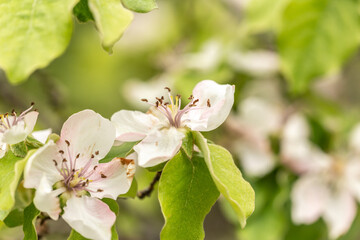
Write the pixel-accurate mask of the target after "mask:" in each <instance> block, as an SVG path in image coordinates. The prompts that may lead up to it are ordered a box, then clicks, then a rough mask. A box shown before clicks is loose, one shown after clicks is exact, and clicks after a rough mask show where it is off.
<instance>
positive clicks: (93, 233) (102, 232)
mask: <svg viewBox="0 0 360 240" xmlns="http://www.w3.org/2000/svg"><path fill="white" fill-rule="evenodd" d="M62 217H63V219H64V220H65V221H66V222H67V223H68V224H69V225H70V227H72V228H73V229H75V230H76V231H77V232H79V233H80V234H81V235H82V236H84V237H86V238H90V239H96V240H110V239H111V227H112V225H114V223H115V220H116V215H115V214H114V213H113V212H112V211H111V210H110V208H109V206H108V205H106V204H105V203H104V202H102V201H100V200H99V199H97V198H92V197H87V196H83V197H80V198H79V197H75V196H73V197H71V198H70V199H69V200H67V202H66V206H65V207H64V214H63V215H62Z"/></svg>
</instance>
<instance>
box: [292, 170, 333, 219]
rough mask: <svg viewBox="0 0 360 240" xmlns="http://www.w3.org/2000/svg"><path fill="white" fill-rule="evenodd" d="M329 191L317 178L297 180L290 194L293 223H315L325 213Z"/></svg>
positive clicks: (310, 177)
mask: <svg viewBox="0 0 360 240" xmlns="http://www.w3.org/2000/svg"><path fill="white" fill-rule="evenodd" d="M329 191H330V189H328V186H327V185H325V182H323V181H322V179H320V178H319V177H317V176H311V175H305V176H303V177H301V178H300V179H299V180H297V181H296V182H295V184H294V186H293V189H292V192H291V200H292V209H291V215H292V219H293V222H294V223H297V224H300V223H305V224H311V223H313V222H315V221H316V220H317V219H318V218H319V217H320V216H321V215H322V213H323V212H324V211H325V208H326V203H327V201H328V199H329V195H330V192H329Z"/></svg>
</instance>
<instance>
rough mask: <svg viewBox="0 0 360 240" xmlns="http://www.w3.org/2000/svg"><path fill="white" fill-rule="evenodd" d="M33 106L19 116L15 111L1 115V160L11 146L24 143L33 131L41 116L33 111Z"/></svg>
mask: <svg viewBox="0 0 360 240" xmlns="http://www.w3.org/2000/svg"><path fill="white" fill-rule="evenodd" d="M33 105H34V104H31V107H29V108H28V109H26V110H25V111H23V112H22V113H21V114H20V115H19V116H17V115H16V112H15V111H12V113H11V114H8V113H6V114H1V115H0V158H2V157H3V156H4V155H5V153H6V151H7V149H8V147H9V145H12V144H17V143H20V142H22V141H24V140H25V139H26V137H27V136H28V135H29V134H30V133H31V132H32V131H33V129H34V127H35V123H36V120H37V118H38V115H39V113H38V112H36V111H32V109H33Z"/></svg>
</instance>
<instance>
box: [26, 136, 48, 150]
mask: <svg viewBox="0 0 360 240" xmlns="http://www.w3.org/2000/svg"><path fill="white" fill-rule="evenodd" d="M25 144H26V145H27V146H28V147H30V148H31V149H34V148H40V147H42V146H44V144H42V143H41V142H39V141H38V140H36V139H35V138H34V137H32V136H27V138H26V140H25Z"/></svg>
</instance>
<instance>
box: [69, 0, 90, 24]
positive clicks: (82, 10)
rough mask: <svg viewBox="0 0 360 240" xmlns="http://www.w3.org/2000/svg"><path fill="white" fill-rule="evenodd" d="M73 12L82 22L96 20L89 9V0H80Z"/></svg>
mask: <svg viewBox="0 0 360 240" xmlns="http://www.w3.org/2000/svg"><path fill="white" fill-rule="evenodd" d="M73 13H74V15H75V16H76V18H77V19H78V20H79V21H80V22H87V21H94V17H93V15H92V13H91V12H90V9H89V5H88V0H80V2H79V3H78V4H76V6H75V7H74V10H73Z"/></svg>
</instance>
